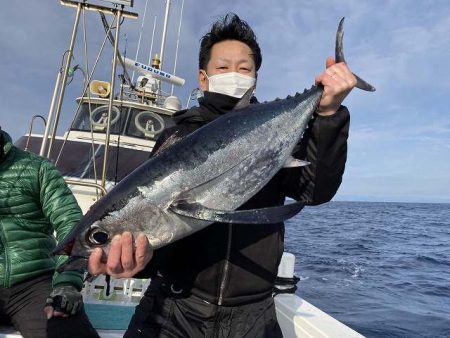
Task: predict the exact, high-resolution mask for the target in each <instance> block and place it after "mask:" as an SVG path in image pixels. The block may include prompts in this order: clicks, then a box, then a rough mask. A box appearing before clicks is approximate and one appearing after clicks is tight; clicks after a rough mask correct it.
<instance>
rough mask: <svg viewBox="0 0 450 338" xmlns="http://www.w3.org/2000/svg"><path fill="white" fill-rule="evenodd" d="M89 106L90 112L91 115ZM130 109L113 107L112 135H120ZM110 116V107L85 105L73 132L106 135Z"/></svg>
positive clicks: (76, 118)
mask: <svg viewBox="0 0 450 338" xmlns="http://www.w3.org/2000/svg"><path fill="white" fill-rule="evenodd" d="M89 106H90V111H91V113H89ZM129 109H130V108H128V107H122V108H121V109H120V108H119V107H116V106H113V110H112V117H111V134H120V133H121V132H122V131H123V130H124V128H125V124H126V120H127V116H128V115H129V114H128V113H129ZM107 116H108V105H99V104H91V105H89V104H88V103H87V102H86V103H83V104H82V106H81V108H80V111H79V112H78V114H77V116H76V117H75V121H74V124H73V126H72V130H77V131H88V132H90V131H91V126H92V131H93V132H96V133H106V118H107Z"/></svg>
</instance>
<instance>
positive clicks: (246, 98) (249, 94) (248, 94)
mask: <svg viewBox="0 0 450 338" xmlns="http://www.w3.org/2000/svg"><path fill="white" fill-rule="evenodd" d="M255 88H256V86H255V85H253V86H251V87H250V88H249V89H247V91H246V92H245V94H244V95H243V96H242V97H241V99H240V100H239V102H238V103H236V105H235V106H234V109H242V108H245V107H247V106H248V105H249V104H250V99H251V98H252V96H253V93H254V92H255Z"/></svg>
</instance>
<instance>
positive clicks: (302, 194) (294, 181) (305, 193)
mask: <svg viewBox="0 0 450 338" xmlns="http://www.w3.org/2000/svg"><path fill="white" fill-rule="evenodd" d="M199 103H200V105H199V107H193V108H191V109H190V110H188V111H182V112H181V113H180V114H178V115H177V117H176V122H177V126H175V127H173V128H170V129H167V130H166V131H164V132H163V134H162V135H161V136H160V138H159V139H158V142H157V144H156V145H155V148H154V150H153V154H154V153H158V152H159V151H163V149H164V148H165V147H166V146H167V144H171V143H173V142H176V141H177V140H179V139H180V138H182V137H184V136H186V135H188V134H189V133H191V132H193V131H194V130H196V129H198V128H199V127H201V126H202V125H204V124H206V123H208V122H210V121H212V120H214V119H215V118H217V117H219V116H220V115H222V114H224V113H226V112H228V111H230V110H231V109H232V108H233V107H234V105H235V104H236V103H237V99H234V98H231V97H229V96H225V95H221V94H216V93H209V92H205V96H204V98H202V99H200V100H199ZM349 121H350V117H349V113H348V111H347V109H346V108H345V107H341V109H340V110H339V111H338V112H337V113H336V114H334V115H333V116H329V117H322V116H315V117H314V118H313V119H312V120H311V122H310V127H309V128H308V129H307V131H306V132H305V134H304V137H303V138H302V141H301V142H300V144H299V145H298V147H297V149H296V151H295V153H294V157H296V158H299V159H304V160H306V161H309V162H311V164H310V165H308V166H306V167H301V168H289V169H282V170H280V171H279V172H278V173H277V174H276V175H275V177H273V178H272V180H271V181H270V182H269V183H268V184H267V185H266V186H265V187H264V188H263V189H262V190H261V191H259V192H258V193H257V194H256V195H255V196H254V197H253V198H251V199H250V200H249V201H248V202H247V203H245V204H244V205H243V206H242V207H241V209H256V208H263V207H269V206H276V205H283V204H284V201H285V198H286V197H291V198H293V199H295V200H299V201H304V202H306V204H308V205H316V204H320V203H324V202H328V201H329V200H331V198H332V197H333V196H334V194H335V193H336V191H337V189H338V187H339V185H340V183H341V181H342V175H343V173H344V167H345V161H346V157H347V137H348V129H349ZM283 249H284V224H282V223H278V224H264V225H241V224H233V225H231V224H223V223H215V224H212V225H210V226H208V227H206V228H205V229H203V230H201V231H198V232H196V233H194V234H192V235H191V236H188V237H186V238H183V239H181V240H179V241H177V242H174V243H172V244H170V245H168V246H166V247H163V248H160V249H158V250H156V251H155V253H154V257H153V259H152V261H151V262H150V263H149V265H148V266H147V267H146V268H145V269H144V271H142V272H141V273H139V274H138V275H137V277H151V276H154V275H155V274H156V273H157V272H158V273H159V274H160V275H162V276H163V277H164V278H165V279H166V280H168V281H169V282H170V283H174V284H175V285H176V287H177V288H182V289H184V290H185V291H188V292H190V293H192V294H195V295H197V296H199V297H201V298H202V299H204V300H206V301H208V302H210V303H213V304H219V305H226V306H233V305H240V304H244V303H249V302H253V301H257V300H259V299H262V298H264V297H267V296H269V295H270V294H271V292H272V287H273V283H274V279H275V277H276V274H277V269H278V264H279V262H280V259H281V255H282V253H283Z"/></svg>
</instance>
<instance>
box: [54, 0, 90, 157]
mask: <svg viewBox="0 0 450 338" xmlns="http://www.w3.org/2000/svg"><path fill="white" fill-rule="evenodd" d="M81 6H82V4H81V3H78V5H77V14H76V16H75V22H74V24H73V29H72V37H71V39H70V46H69V53H68V54H67V60H66V65H65V67H64V73H63V79H62V83H61V92H60V94H59V99H58V105H57V106H56V112H55V122H54V123H53V130H52V136H51V138H50V143H49V145H48V152H47V157H48V158H50V152H51V150H52V146H53V141H54V139H55V136H56V129H57V128H58V122H59V115H60V113H61V107H62V103H63V98H64V93H65V91H66V84H67V77H68V72H69V68H70V62H71V61H72V55H73V47H74V45H75V39H76V37H77V30H78V23H79V22H80V14H81Z"/></svg>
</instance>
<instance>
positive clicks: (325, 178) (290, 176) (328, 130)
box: [283, 106, 350, 205]
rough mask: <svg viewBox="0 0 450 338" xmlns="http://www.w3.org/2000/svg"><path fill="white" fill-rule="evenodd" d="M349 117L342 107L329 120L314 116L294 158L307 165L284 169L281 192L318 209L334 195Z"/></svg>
mask: <svg viewBox="0 0 450 338" xmlns="http://www.w3.org/2000/svg"><path fill="white" fill-rule="evenodd" d="M349 126H350V114H349V112H348V110H347V108H346V107H344V106H341V107H340V108H339V110H338V111H337V112H336V113H335V114H334V115H331V116H320V115H315V116H314V118H313V119H312V120H311V121H310V124H309V128H308V129H307V130H306V132H305V133H304V135H303V138H302V140H301V142H300V143H299V145H298V147H297V149H296V150H295V152H294V154H293V156H294V157H296V158H298V159H302V160H306V161H308V162H310V164H309V165H307V166H304V167H300V168H288V169H283V171H284V175H283V188H284V191H285V193H286V195H287V196H288V197H291V198H293V199H295V200H298V201H304V202H306V204H308V205H317V204H321V203H325V202H328V201H330V200H331V199H332V198H333V196H334V195H335V194H336V192H337V190H338V188H339V186H340V184H341V182H342V176H343V174H344V169H345V162H346V160H347V139H348V131H349Z"/></svg>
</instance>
